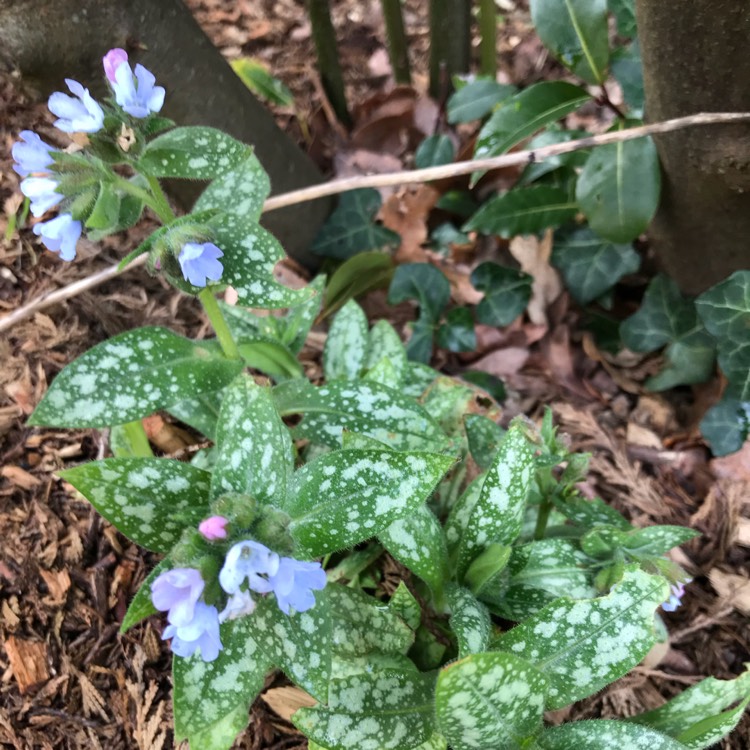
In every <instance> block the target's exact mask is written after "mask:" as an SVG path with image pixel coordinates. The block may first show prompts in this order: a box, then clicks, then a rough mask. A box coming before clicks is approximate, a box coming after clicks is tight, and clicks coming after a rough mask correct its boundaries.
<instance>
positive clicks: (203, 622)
mask: <svg viewBox="0 0 750 750" xmlns="http://www.w3.org/2000/svg"><path fill="white" fill-rule="evenodd" d="M197 572H198V571H196V573H197ZM152 592H153V587H152ZM161 637H162V640H164V641H166V640H167V639H168V638H171V639H172V651H174V653H175V654H177V656H183V657H187V656H192V655H193V654H194V653H195V652H196V650H197V649H200V650H201V658H202V659H203V661H213V660H214V659H215V658H216V657H217V656H218V655H219V651H221V650H222V648H223V646H222V645H221V636H220V634H219V612H218V610H217V609H216V607H213V606H211V605H209V604H206V603H205V602H196V603H195V605H194V610H193V616H192V619H191V620H190V621H189V622H188V623H186V624H184V625H175V624H173V623H170V624H169V625H167V627H166V628H164V632H163V633H162V636H161Z"/></svg>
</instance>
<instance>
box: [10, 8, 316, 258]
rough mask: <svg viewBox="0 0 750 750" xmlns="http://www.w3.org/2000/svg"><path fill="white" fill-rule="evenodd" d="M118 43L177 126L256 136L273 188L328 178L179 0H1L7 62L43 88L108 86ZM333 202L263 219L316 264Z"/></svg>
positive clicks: (292, 251)
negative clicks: (105, 59) (158, 89)
mask: <svg viewBox="0 0 750 750" xmlns="http://www.w3.org/2000/svg"><path fill="white" fill-rule="evenodd" d="M112 47H122V48H124V49H126V50H127V51H128V53H129V54H130V56H131V59H133V60H134V61H137V62H141V63H143V65H145V66H146V67H147V68H148V69H149V70H151V71H152V72H153V73H154V75H155V76H156V80H157V82H158V83H159V84H160V85H162V86H164V87H165V88H166V90H167V98H166V102H165V104H164V109H163V114H164V115H165V116H167V117H171V118H172V119H173V120H175V121H176V122H177V123H178V124H180V125H211V126H214V127H217V128H221V129H222V130H225V131H226V132H228V133H230V134H231V135H232V136H234V137H235V138H238V139H239V140H241V141H244V142H245V143H250V144H252V145H254V146H255V148H256V153H257V155H258V158H259V159H260V161H261V163H262V164H263V166H264V167H265V169H266V170H267V171H268V173H269V175H270V177H271V185H272V187H273V192H274V193H283V192H286V191H288V190H293V189H295V188H299V187H304V186H306V185H311V184H314V183H317V182H320V181H321V179H322V178H321V175H320V173H319V172H318V170H317V168H316V167H315V165H314V164H313V163H312V161H311V160H310V159H309V158H308V157H307V155H306V154H305V153H304V152H303V151H301V150H300V149H299V148H298V147H297V145H296V144H295V143H294V142H293V141H292V140H291V139H290V138H289V137H288V136H287V135H286V134H285V133H284V132H283V131H281V130H280V129H279V128H278V127H276V124H275V122H274V120H273V117H272V115H271V114H270V113H269V112H268V110H266V108H265V107H264V106H263V105H262V104H261V103H260V102H259V101H258V100H257V99H256V98H255V97H254V96H253V95H252V94H251V93H250V91H249V90H248V89H247V87H246V86H245V85H244V84H243V83H242V81H241V80H240V79H239V78H238V77H237V76H236V75H235V74H234V72H233V71H232V69H231V67H230V66H229V65H228V63H227V62H226V61H225V60H224V58H223V57H222V56H221V54H220V52H219V51H218V50H217V49H216V48H215V47H214V46H213V44H211V41H210V40H209V39H208V37H207V36H206V35H205V34H204V33H203V32H202V30H201V29H200V27H199V26H198V24H197V23H196V22H195V20H194V19H193V17H192V15H191V13H190V11H189V10H188V9H187V7H186V6H185V5H184V4H183V3H182V2H181V0H0V66H2V67H4V68H6V69H10V68H15V69H17V70H19V71H20V72H21V74H22V76H23V78H24V80H25V81H28V83H30V84H31V85H32V86H33V87H34V88H36V89H38V90H39V92H40V93H42V94H44V95H46V94H49V93H50V92H51V91H54V90H66V89H65V88H64V83H63V79H64V78H75V79H77V80H80V81H81V82H82V83H83V84H84V85H85V86H87V87H89V88H91V90H92V92H93V93H95V94H97V93H104V92H105V88H104V76H103V70H102V64H101V58H102V56H103V55H104V54H105V53H106V52H107V50H109V49H110V48H112ZM180 188H181V189H179V190H178V192H177V198H178V200H179V199H180V198H183V199H184V198H185V196H187V197H188V198H189V199H194V198H195V197H196V194H197V193H196V190H195V187H194V186H193V185H192V184H188V183H180ZM185 188H187V190H185ZM183 202H184V201H183ZM190 202H191V200H188V201H187V203H188V204H189V203H190ZM330 206H331V201H330V199H324V200H319V201H315V202H310V203H303V204H300V205H298V206H292V207H289V208H285V209H280V210H278V211H273V212H271V213H269V214H268V216H267V217H264V219H263V224H264V225H265V226H266V227H267V228H268V229H269V230H270V231H271V232H273V233H274V234H275V235H276V237H278V239H279V240H280V241H281V243H282V245H283V246H284V249H285V250H286V251H287V253H288V254H289V255H290V256H292V257H293V258H295V259H296V260H298V261H299V262H301V263H303V264H304V265H306V266H308V267H310V268H315V267H316V266H317V265H318V263H319V259H318V258H316V256H313V255H311V254H310V253H308V251H307V248H308V246H309V244H310V243H311V242H312V240H313V239H314V237H315V233H316V231H317V229H318V227H319V226H320V225H321V224H322V222H323V221H324V220H325V218H326V216H327V215H328V213H329V211H330Z"/></svg>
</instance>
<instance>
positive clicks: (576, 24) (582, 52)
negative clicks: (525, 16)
mask: <svg viewBox="0 0 750 750" xmlns="http://www.w3.org/2000/svg"><path fill="white" fill-rule="evenodd" d="M530 7H531V20H532V22H533V23H534V29H535V30H536V33H537V34H539V38H540V39H541V40H542V42H543V43H544V46H545V47H547V49H549V50H550V51H551V52H552V54H553V55H554V56H555V57H557V59H558V60H560V62H561V63H562V64H563V65H565V67H566V68H569V69H570V70H571V71H572V72H573V73H575V74H576V75H577V76H578V77H579V78H583V80H584V81H586V83H589V84H592V85H596V84H602V83H604V81H605V80H606V78H607V63H608V62H609V37H608V30H607V0H565V2H564V3H562V4H561V3H559V2H558V0H531V3H530Z"/></svg>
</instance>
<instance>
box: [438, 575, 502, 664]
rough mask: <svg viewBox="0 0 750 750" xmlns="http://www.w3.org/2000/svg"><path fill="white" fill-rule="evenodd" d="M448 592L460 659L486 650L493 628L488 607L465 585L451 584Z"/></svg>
mask: <svg viewBox="0 0 750 750" xmlns="http://www.w3.org/2000/svg"><path fill="white" fill-rule="evenodd" d="M447 593H448V606H449V607H450V610H451V619H450V623H451V630H452V631H453V632H454V633H455V635H456V641H457V642H458V657H459V659H463V658H464V657H465V656H470V655H471V654H479V653H481V652H482V651H486V650H487V647H488V645H489V641H490V633H491V630H492V624H491V622H490V613H489V612H488V611H487V607H485V606H484V604H482V603H481V602H480V601H479V600H478V599H477V598H476V597H475V596H474V594H472V593H471V591H469V589H466V588H464V587H463V586H449V587H448V592H447Z"/></svg>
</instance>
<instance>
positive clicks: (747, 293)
mask: <svg viewBox="0 0 750 750" xmlns="http://www.w3.org/2000/svg"><path fill="white" fill-rule="evenodd" d="M695 306H696V308H697V310H698V315H700V318H701V320H702V321H703V324H704V325H705V326H706V328H707V330H708V332H709V333H710V334H711V335H712V336H713V337H714V338H715V339H716V342H717V345H718V351H719V366H720V367H721V369H722V371H723V372H724V374H725V375H726V377H727V379H728V380H729V387H728V388H727V394H728V395H729V396H732V397H734V398H737V399H739V400H740V401H750V271H736V272H735V273H733V274H732V275H731V276H730V277H729V278H728V279H725V280H724V281H722V282H721V283H720V284H717V285H716V286H713V287H711V289H709V290H708V291H706V292H703V294H701V296H700V297H698V299H697V300H696V301H695Z"/></svg>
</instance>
